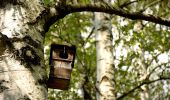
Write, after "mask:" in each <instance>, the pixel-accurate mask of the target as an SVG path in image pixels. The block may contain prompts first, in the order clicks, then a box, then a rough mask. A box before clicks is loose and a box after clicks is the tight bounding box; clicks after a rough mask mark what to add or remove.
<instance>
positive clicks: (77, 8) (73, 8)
mask: <svg viewBox="0 0 170 100" xmlns="http://www.w3.org/2000/svg"><path fill="white" fill-rule="evenodd" d="M68 8H69V11H70V13H73V12H82V11H89V12H104V13H108V14H115V15H118V16H122V17H125V18H129V19H132V20H145V21H149V22H153V23H157V24H161V25H165V26H170V21H169V20H165V19H163V18H160V17H156V16H153V15H145V14H142V13H130V12H125V11H123V10H120V9H115V8H113V7H110V6H107V5H106V6H102V5H90V4H89V5H69V6H68Z"/></svg>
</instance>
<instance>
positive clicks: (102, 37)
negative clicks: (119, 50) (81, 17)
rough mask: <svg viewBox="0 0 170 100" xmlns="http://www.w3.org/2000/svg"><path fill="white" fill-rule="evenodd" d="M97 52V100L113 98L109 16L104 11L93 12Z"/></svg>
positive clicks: (113, 99)
mask: <svg viewBox="0 0 170 100" xmlns="http://www.w3.org/2000/svg"><path fill="white" fill-rule="evenodd" d="M94 24H95V28H96V30H95V31H96V52H97V54H96V55H97V83H96V89H97V95H96V97H97V100H115V94H114V92H115V91H114V81H113V80H114V77H113V75H114V65H113V56H112V52H113V51H112V33H111V28H112V27H111V26H112V24H111V18H110V15H108V14H105V13H95V19H94Z"/></svg>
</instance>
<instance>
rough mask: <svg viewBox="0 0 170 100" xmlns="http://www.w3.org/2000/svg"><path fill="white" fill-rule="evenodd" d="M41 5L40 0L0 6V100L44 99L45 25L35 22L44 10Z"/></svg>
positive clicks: (11, 1) (10, 1)
mask: <svg viewBox="0 0 170 100" xmlns="http://www.w3.org/2000/svg"><path fill="white" fill-rule="evenodd" d="M42 4H43V3H42V1H41V0H24V2H23V0H22V1H21V0H6V1H5V0H4V1H2V2H1V4H0V100H46V99H47V88H46V79H47V75H46V71H45V66H44V57H43V56H44V54H43V41H44V36H43V35H44V34H43V31H44V30H43V23H44V22H43V20H42V21H40V22H35V20H36V19H37V18H38V16H39V15H40V14H41V13H42V11H43V10H44V8H43V5H42ZM32 22H34V24H33V23H32ZM31 23H32V24H31Z"/></svg>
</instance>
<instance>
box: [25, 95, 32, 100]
mask: <svg viewBox="0 0 170 100" xmlns="http://www.w3.org/2000/svg"><path fill="white" fill-rule="evenodd" d="M23 99H24V100H31V99H30V98H29V97H28V96H27V95H24V98H23Z"/></svg>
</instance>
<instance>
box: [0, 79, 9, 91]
mask: <svg viewBox="0 0 170 100" xmlns="http://www.w3.org/2000/svg"><path fill="white" fill-rule="evenodd" d="M4 82H6V81H5V80H0V93H2V92H3V91H5V90H6V89H9V88H8V87H6V86H3V85H2V84H3V83H4Z"/></svg>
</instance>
